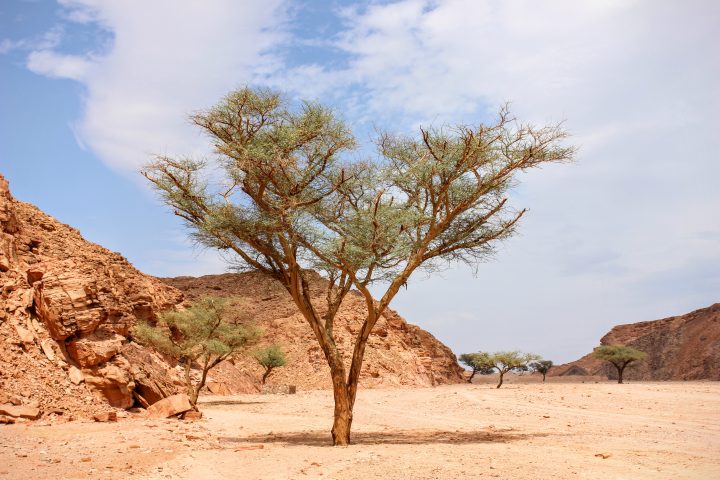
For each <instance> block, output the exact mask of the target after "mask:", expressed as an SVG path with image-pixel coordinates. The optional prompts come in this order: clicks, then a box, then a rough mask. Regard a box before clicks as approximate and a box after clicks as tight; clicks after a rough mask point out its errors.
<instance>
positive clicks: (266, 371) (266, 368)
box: [261, 367, 272, 385]
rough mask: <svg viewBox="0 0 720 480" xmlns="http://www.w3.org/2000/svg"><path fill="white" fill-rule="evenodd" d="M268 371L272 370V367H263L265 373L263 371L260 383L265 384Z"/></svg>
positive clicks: (268, 374)
mask: <svg viewBox="0 0 720 480" xmlns="http://www.w3.org/2000/svg"><path fill="white" fill-rule="evenodd" d="M270 372H272V367H265V373H263V376H262V380H261V383H262V384H263V385H265V380H267V377H269V376H270Z"/></svg>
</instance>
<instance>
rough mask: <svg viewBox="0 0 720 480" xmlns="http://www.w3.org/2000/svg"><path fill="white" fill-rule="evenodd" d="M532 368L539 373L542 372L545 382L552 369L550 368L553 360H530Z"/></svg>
mask: <svg viewBox="0 0 720 480" xmlns="http://www.w3.org/2000/svg"><path fill="white" fill-rule="evenodd" d="M528 366H529V367H530V368H531V369H533V370H535V371H536V372H538V373H541V374H542V376H543V380H542V381H543V383H544V382H545V376H546V375H547V373H548V372H549V371H550V369H551V368H552V367H553V361H552V360H537V361H534V362H530V364H529V365H528Z"/></svg>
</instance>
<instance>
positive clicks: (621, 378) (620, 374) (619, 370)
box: [617, 367, 625, 383]
mask: <svg viewBox="0 0 720 480" xmlns="http://www.w3.org/2000/svg"><path fill="white" fill-rule="evenodd" d="M617 371H618V383H623V372H624V371H625V367H617Z"/></svg>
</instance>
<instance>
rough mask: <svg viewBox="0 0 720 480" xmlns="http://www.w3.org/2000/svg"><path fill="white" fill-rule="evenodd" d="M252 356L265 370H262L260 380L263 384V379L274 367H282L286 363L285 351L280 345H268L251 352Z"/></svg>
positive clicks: (265, 378)
mask: <svg viewBox="0 0 720 480" xmlns="http://www.w3.org/2000/svg"><path fill="white" fill-rule="evenodd" d="M253 357H254V358H255V360H257V362H258V363H259V364H260V365H261V366H262V367H263V368H265V372H263V376H262V380H261V383H262V384H263V385H265V381H266V380H267V378H268V377H269V376H270V374H271V373H272V371H273V370H274V369H276V368H278V367H284V366H285V364H287V359H286V358H285V352H283V351H282V349H281V348H280V346H278V345H276V344H272V345H268V346H266V347H263V348H261V349H259V350H256V351H255V352H254V353H253Z"/></svg>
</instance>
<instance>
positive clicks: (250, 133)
mask: <svg viewBox="0 0 720 480" xmlns="http://www.w3.org/2000/svg"><path fill="white" fill-rule="evenodd" d="M192 120H193V122H194V123H195V124H196V125H197V126H199V127H200V128H201V129H202V130H204V131H205V132H206V133H207V134H208V135H209V137H210V140H211V142H212V144H213V146H214V148H215V152H216V154H217V157H216V162H214V163H213V165H214V166H219V167H220V169H219V170H215V171H214V172H215V173H217V172H218V171H224V173H225V175H224V177H225V178H224V179H222V180H221V181H215V182H211V181H210V180H209V179H210V178H217V175H215V176H214V177H212V176H209V175H206V172H207V169H206V168H205V167H207V166H209V164H208V163H207V162H204V161H198V160H192V159H188V158H168V157H158V158H157V159H156V161H155V162H154V163H153V164H151V165H148V166H147V167H146V169H145V171H144V172H143V174H144V175H145V176H146V178H147V179H148V180H149V181H150V182H151V183H152V184H153V186H154V187H155V188H156V190H157V191H158V192H159V194H160V195H161V197H162V199H163V200H164V201H165V203H167V204H168V205H169V206H170V207H171V208H172V209H173V210H174V211H175V213H176V215H178V216H180V217H181V218H182V219H183V220H184V221H185V222H186V224H187V225H188V226H189V227H190V228H191V230H192V232H193V237H194V238H195V240H197V241H198V242H199V243H201V244H202V245H204V246H208V247H212V248H217V249H220V250H222V251H224V252H226V253H230V254H233V255H234V257H233V259H232V261H233V262H234V264H235V266H236V267H237V268H240V269H246V270H255V271H260V272H264V273H266V274H268V275H270V276H272V277H273V278H274V279H276V280H277V281H278V282H279V283H280V284H281V285H282V286H283V287H284V288H285V289H286V290H287V292H288V293H289V295H290V296H291V298H292V299H293V301H294V303H295V305H296V306H297V307H298V309H299V311H300V313H301V314H302V315H303V317H304V318H305V320H306V321H307V322H308V325H309V326H310V328H311V329H312V331H313V333H314V335H315V338H316V340H317V342H318V344H319V346H320V348H321V349H322V352H323V354H324V356H325V359H326V361H327V363H328V366H329V367H330V376H331V380H332V385H333V395H334V400H335V411H334V421H333V426H332V430H331V431H332V438H333V444H335V445H347V444H349V443H350V430H351V424H352V418H353V415H352V413H353V407H354V404H355V398H356V394H357V388H358V383H359V379H360V371H361V369H362V364H363V358H364V354H365V348H366V346H367V342H368V338H369V336H370V333H371V332H372V331H373V328H374V327H375V324H376V323H377V322H378V320H379V319H380V318H381V316H382V314H383V313H384V312H385V310H386V309H387V307H388V305H389V304H390V302H391V301H392V300H393V298H394V297H395V295H396V294H397V292H398V291H399V290H400V288H401V287H402V286H403V285H406V284H407V282H408V279H409V278H410V276H411V275H412V274H413V273H414V272H415V271H416V270H418V269H423V270H425V271H433V270H436V269H439V268H443V267H444V266H446V265H447V264H448V262H453V261H458V262H464V263H468V264H470V265H472V266H476V265H478V263H480V262H482V261H483V260H486V259H487V258H489V257H490V256H491V255H492V253H493V252H494V246H495V244H496V243H497V242H499V241H501V240H503V239H506V238H508V237H510V236H511V235H512V234H513V233H514V231H515V228H516V225H517V222H518V221H519V220H520V218H521V217H522V215H523V214H524V213H525V210H519V211H513V210H511V209H510V208H509V206H508V205H507V194H508V190H509V189H510V188H511V187H512V186H513V184H514V183H515V181H516V174H517V173H518V172H520V171H523V170H527V169H530V168H534V167H538V166H541V165H544V164H547V163H552V162H562V161H567V160H570V159H571V158H572V156H573V151H574V150H573V148H571V147H568V146H565V145H563V140H564V139H565V138H566V137H567V134H566V133H565V131H564V130H563V129H562V128H561V126H560V125H550V126H543V127H534V126H531V125H527V124H522V123H519V122H517V121H516V120H515V119H514V118H513V117H512V116H511V115H510V113H509V112H508V109H507V108H502V109H501V110H500V113H499V115H498V117H497V119H495V120H494V121H492V122H490V123H487V124H480V125H477V126H465V125H458V126H454V127H453V126H450V127H444V128H421V129H420V132H419V135H417V136H396V135H392V134H389V133H381V134H379V136H378V139H377V147H378V153H379V155H380V157H381V159H380V161H378V162H371V161H366V160H357V159H356V160H351V159H350V157H348V154H349V153H350V152H352V150H354V148H355V146H356V141H355V138H354V137H353V135H352V134H351V132H350V129H349V128H348V127H347V126H346V124H345V123H344V122H342V121H341V120H339V119H338V118H337V117H336V116H335V115H334V114H333V112H332V111H331V110H329V109H328V108H326V107H323V106H322V105H319V104H317V103H312V102H301V103H299V104H290V103H289V102H287V101H286V100H285V99H284V98H283V96H282V95H281V94H279V93H277V92H273V91H268V90H264V89H250V88H242V89H239V90H237V91H234V92H231V93H230V94H229V95H227V96H226V97H225V98H224V99H223V100H222V101H221V102H220V103H218V104H217V105H216V106H215V107H213V108H211V109H210V110H208V111H205V112H200V113H197V114H196V115H194V116H193V117H192ZM309 269H314V270H319V271H320V272H322V273H323V274H324V276H325V278H326V280H327V281H326V282H325V283H324V284H323V288H324V289H325V299H326V301H325V302H322V303H320V302H313V300H312V294H311V286H310V283H309V277H308V270H309ZM378 283H379V284H381V285H383V288H384V291H380V292H379V299H378V300H377V301H376V300H375V299H374V298H373V296H372V293H371V286H372V285H373V284H378ZM315 288H316V287H315ZM352 288H355V289H357V290H358V291H359V292H360V294H361V295H362V297H363V298H364V300H365V304H366V313H365V319H364V320H363V323H362V325H361V326H360V328H359V330H358V333H357V335H356V337H355V339H354V342H353V343H352V344H351V348H352V355H351V356H350V363H349V368H348V365H347V364H346V363H345V361H344V357H343V353H342V351H341V349H340V348H339V345H338V343H337V339H336V336H335V332H334V320H335V317H336V314H337V312H338V310H339V308H340V305H341V304H342V302H343V300H344V298H345V296H346V295H347V294H348V292H350V290H351V289H352Z"/></svg>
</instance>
